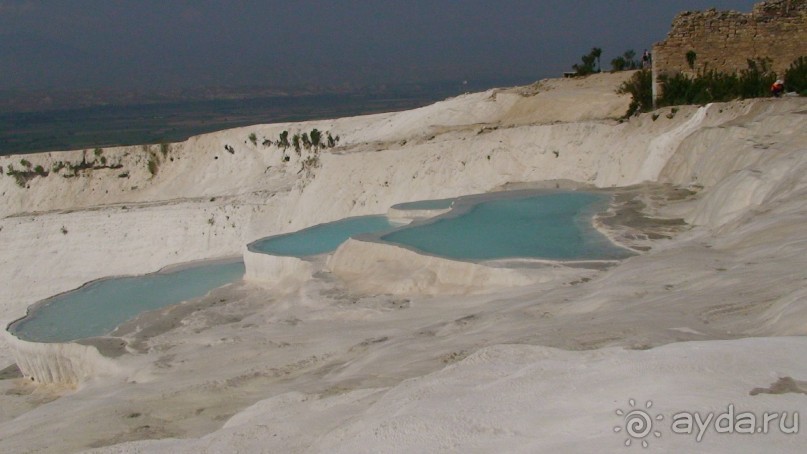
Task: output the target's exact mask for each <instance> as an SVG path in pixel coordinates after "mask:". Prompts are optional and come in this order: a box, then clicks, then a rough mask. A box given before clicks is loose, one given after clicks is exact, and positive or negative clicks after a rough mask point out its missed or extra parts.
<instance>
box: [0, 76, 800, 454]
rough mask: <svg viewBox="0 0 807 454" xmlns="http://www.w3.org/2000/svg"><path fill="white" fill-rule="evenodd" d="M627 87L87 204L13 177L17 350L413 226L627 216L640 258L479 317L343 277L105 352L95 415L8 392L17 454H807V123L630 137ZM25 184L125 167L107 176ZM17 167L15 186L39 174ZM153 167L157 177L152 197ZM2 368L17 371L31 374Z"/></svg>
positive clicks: (555, 272)
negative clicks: (585, 196)
mask: <svg viewBox="0 0 807 454" xmlns="http://www.w3.org/2000/svg"><path fill="white" fill-rule="evenodd" d="M627 76H628V74H616V75H601V76H596V77H590V78H587V79H584V80H551V81H543V82H542V83H540V84H536V85H535V86H530V87H519V88H514V89H501V90H491V91H488V92H484V93H475V94H468V95H463V96H459V97H457V98H453V99H449V100H446V101H444V102H440V103H437V104H434V105H432V106H428V107H424V108H421V109H416V110H412V111H408V112H400V113H391V114H381V115H373V116H367V117H356V118H346V119H338V120H331V121H319V122H310V123H301V124H284V125H260V126H254V127H247V128H240V129H235V130H229V131H222V132H218V133H214V134H208V135H203V136H198V137H194V138H191V139H189V140H188V141H186V142H184V143H181V144H173V145H171V147H170V149H167V150H162V149H161V148H160V147H158V146H152V147H123V148H115V149H105V150H103V151H102V153H101V155H102V156H103V157H104V158H105V160H106V162H107V164H106V165H110V164H114V165H115V166H116V167H117V165H120V166H121V167H119V168H115V169H110V168H97V169H86V170H80V171H78V172H77V175H78V176H75V177H69V178H66V177H65V176H64V175H66V174H67V173H68V169H62V170H60V171H59V172H58V173H57V172H51V173H50V174H49V175H48V176H46V177H33V178H32V179H30V180H29V181H26V182H24V183H25V186H26V188H21V187H20V186H19V185H18V184H17V182H16V181H15V180H14V178H12V177H11V176H8V175H3V176H2V177H0V193H2V204H0V216H2V219H0V245H2V250H0V254H2V260H0V276H3V280H4V281H3V295H2V299H1V300H0V319H4V320H5V321H6V322H8V321H11V320H13V319H15V318H17V317H20V316H21V315H23V314H24V313H25V309H26V308H27V306H28V305H30V304H32V303H34V302H36V301H38V300H40V299H42V298H45V297H47V296H50V295H53V294H56V293H58V292H62V291H66V290H69V289H72V288H75V287H77V286H79V285H81V284H83V283H84V282H87V281H90V280H92V279H97V278H100V277H103V276H110V275H122V274H139V273H145V272H151V271H156V270H158V269H160V268H162V267H164V266H167V265H171V264H176V263H181V262H187V261H192V260H201V259H208V258H216V257H225V256H236V255H240V254H241V253H242V252H243V250H244V245H245V244H246V243H248V242H249V241H252V240H254V239H256V238H259V237H262V236H266V235H269V234H274V233H280V232H287V231H291V230H296V229H298V228H301V227H305V226H309V225H312V224H316V223H321V222H326V221H330V220H334V219H339V218H343V217H347V216H353V215H360V214H371V213H384V212H386V210H387V209H388V208H389V207H390V206H391V205H393V204H395V203H400V202H406V201H414V200H423V199H433V198H445V197H454V196H458V195H465V194H474V193H483V192H487V191H491V190H496V189H502V188H511V187H524V186H530V185H532V186H549V187H554V186H556V185H557V186H561V187H567V186H578V185H591V186H592V187H598V188H603V189H609V190H612V191H613V192H614V194H615V203H614V205H615V210H614V213H612V214H614V215H615V216H614V217H613V218H610V219H608V218H603V219H600V221H601V222H603V224H604V226H605V228H607V229H608V230H609V232H610V233H611V234H612V235H614V237H615V238H618V239H619V240H620V241H624V242H627V243H629V244H631V245H633V246H635V247H638V248H641V249H642V250H643V253H642V254H640V255H637V256H635V257H632V258H630V259H627V260H624V261H623V262H621V263H620V264H618V265H617V266H613V267H609V268H606V269H597V268H577V267H565V266H560V265H556V266H552V267H550V268H549V271H550V272H549V273H548V275H550V278H548V279H544V280H542V281H541V282H538V283H533V284H529V285H524V286H515V287H510V288H496V289H487V290H488V291H484V290H485V289H484V288H481V289H480V288H473V289H472V290H473V291H469V292H467V293H466V294H463V293H462V291H461V289H460V290H459V291H458V290H457V289H451V290H452V294H441V293H440V292H427V293H429V294H422V293H420V294H418V293H412V294H401V293H400V291H399V290H400V288H401V287H400V286H396V285H397V284H394V283H392V281H395V280H401V279H406V278H407V276H392V275H389V274H388V275H387V276H386V277H384V276H383V273H381V274H379V275H378V276H376V277H375V278H373V280H372V282H371V284H372V285H369V286H368V285H363V286H362V285H358V284H360V282H359V281H358V280H351V279H347V280H345V279H342V278H340V277H338V276H336V275H334V274H331V273H328V272H321V273H318V274H316V275H315V276H314V277H313V278H311V279H307V280H305V281H303V282H291V281H290V282H288V283H287V284H286V285H274V286H266V285H262V284H259V283H256V282H238V283H235V284H232V285H230V286H227V287H224V288H221V289H218V290H215V291H214V292H212V293H211V294H209V295H207V296H206V297H204V298H201V299H199V300H196V301H191V302H187V303H185V304H182V305H179V306H175V307H172V308H167V309H164V310H162V311H158V312H156V313H152V314H146V315H144V316H143V317H142V318H141V319H139V320H136V321H134V322H132V323H130V324H127V325H125V326H123V327H121V329H120V330H119V332H118V333H116V334H117V335H118V336H120V337H119V338H120V339H122V340H123V342H124V344H125V345H124V347H122V348H119V347H120V345H119V344H118V343H115V342H114V341H113V340H110V341H108V342H107V343H106V344H104V348H103V349H102V350H104V352H105V354H107V355H109V356H114V358H113V359H111V360H110V361H112V362H113V363H114V364H115V365H116V367H117V369H116V370H115V372H114V373H108V374H99V376H97V377H94V378H92V379H89V380H86V381H84V382H82V383H81V384H80V385H79V386H78V387H75V388H71V387H59V386H56V385H51V386H44V385H32V384H30V382H28V381H26V380H25V379H24V378H14V377H13V373H9V375H12V378H7V379H4V380H0V391H2V395H0V450H2V451H3V452H40V451H54V452H75V451H81V450H83V449H88V448H97V449H98V450H99V451H101V452H155V451H165V452H430V451H463V452H467V451H472V452H511V451H517V452H536V451H550V450H551V451H565V452H568V451H594V450H597V451H606V452H627V451H626V450H627V449H641V448H640V447H639V446H641V443H642V441H646V442H648V450H664V451H696V450H704V451H709V452H759V451H762V450H765V451H766V452H788V451H789V452H797V451H799V448H800V447H801V446H803V445H804V437H805V436H807V435H805V434H802V433H798V434H785V433H782V432H784V431H787V430H788V428H789V427H792V426H793V423H794V421H793V412H799V413H800V414H802V415H803V414H807V395H805V393H807V384H805V382H804V380H807V348H805V347H807V339H805V338H804V337H802V336H804V334H806V333H807V308H805V303H807V285H805V283H807V273H805V271H804V270H805V269H807V253H806V252H807V227H805V225H807V224H805V221H806V220H807V177H805V175H806V174H807V115H806V114H807V101H805V100H804V99H798V98H795V99H792V98H791V99H775V100H756V101H743V102H734V103H728V104H715V105H709V106H706V107H682V108H680V109H676V110H673V109H670V108H665V109H661V110H659V111H657V112H655V113H653V114H645V115H641V116H639V117H634V118H631V119H630V120H628V121H625V122H618V121H616V120H615V118H616V117H619V116H620V115H621V114H622V113H623V112H624V111H625V110H626V108H627V103H628V100H627V99H626V98H625V97H624V96H619V95H616V94H615V93H614V90H615V87H616V86H617V85H618V84H619V83H620V82H621V80H624V78H625V77H627ZM312 128H318V129H319V130H322V131H330V132H331V133H332V134H333V135H337V134H338V135H339V136H340V138H341V140H340V143H339V145H338V146H337V147H336V148H333V149H330V150H325V151H323V152H321V153H320V156H319V162H318V163H317V165H316V166H311V167H309V168H307V169H303V170H302V171H300V170H301V169H302V168H303V161H304V160H305V159H306V158H307V157H309V155H310V152H307V151H304V152H303V153H302V156H297V155H296V154H295V153H294V152H293V151H290V152H289V153H288V154H289V155H290V158H291V159H290V161H289V162H284V161H283V160H282V155H283V152H282V151H281V150H279V149H278V148H277V147H276V146H271V147H265V146H263V145H262V142H263V140H264V139H272V140H275V139H276V138H277V137H278V135H279V133H280V132H281V131H283V130H289V131H291V132H292V133H294V132H297V131H300V132H302V131H310V130H311V129H312ZM251 133H255V134H256V137H257V144H254V145H253V144H252V143H251V141H250V140H249V138H248V137H249V135H250V134H251ZM225 145H226V146H228V147H232V150H233V152H232V153H231V152H229V151H226V150H225ZM164 151H165V153H164ZM26 159H28V160H29V161H30V162H31V163H32V166H36V165H43V167H44V168H46V169H53V165H54V163H56V162H58V161H60V160H61V161H64V160H70V162H71V163H73V164H77V163H80V162H82V159H83V160H84V162H89V163H92V162H96V167H103V166H102V165H100V156H96V154H95V152H93V151H92V150H89V151H86V152H82V151H73V152H59V153H50V154H39V155H31V156H27V157H26ZM19 160H20V157H19V156H18V157H5V158H0V166H3V168H4V169H7V168H8V165H9V164H12V165H13V166H14V168H15V169H18V170H19V169H20V168H21V164H20V163H19ZM149 160H158V161H159V166H158V169H157V172H156V174H155V175H153V176H152V175H151V173H150V172H149V170H148V165H147V162H148V161H149ZM671 219H672V220H674V219H683V220H684V221H686V223H687V224H681V223H680V222H679V221H669V220H671ZM357 260H358V258H357ZM382 277H383V279H382ZM368 279H369V278H368ZM365 284H367V283H366V282H365ZM438 287H439V286H438ZM438 287H433V288H432V290H433V289H434V288H438ZM369 289H372V292H370V291H369ZM385 290H388V291H385ZM393 293H395V294H393ZM458 293H459V294H458ZM115 355H117V356H115ZM0 361H1V362H0V366H2V365H5V364H8V365H10V364H11V363H12V362H13V359H12V352H11V350H10V349H9V348H8V347H7V346H4V347H3V348H2V350H0ZM42 367H48V366H47V364H46V365H43V366H42ZM630 399H633V404H632V403H631V402H630ZM648 401H651V402H652V406H650V407H649V408H648V407H646V404H647V402H648ZM730 405H733V407H730ZM634 407H635V408H636V409H639V410H642V411H644V412H645V413H647V414H648V415H650V416H651V417H655V416H661V417H662V419H652V422H653V430H651V431H650V432H649V433H648V434H647V436H646V437H645V438H640V437H638V436H636V437H633V436H631V435H630V434H628V433H627V430H628V427H627V426H626V419H625V417H624V414H627V413H628V412H630V411H631V410H632V409H634ZM732 409H733V410H732ZM617 410H621V411H622V414H623V415H619V414H617V413H616V412H617ZM729 411H732V412H733V417H732V418H733V421H734V422H736V420H740V419H741V418H739V417H738V416H737V415H739V414H742V413H744V412H748V413H747V415H750V414H753V415H754V416H755V417H756V418H757V419H758V420H757V421H756V426H755V427H754V429H756V428H757V426H759V428H760V429H762V428H763V427H762V418H763V413H764V412H779V413H781V412H784V411H787V412H788V419H786V421H785V422H786V424H784V426H783V427H780V426H779V419H781V418H779V419H777V420H774V422H770V423H769V424H768V426H769V427H768V431H767V432H768V433H764V432H758V433H755V434H753V435H752V434H740V433H736V431H735V433H719V431H718V430H717V428H716V426H715V425H714V421H712V422H711V423H710V424H711V425H710V426H707V427H706V428H705V429H703V430H701V432H702V433H701V435H702V439H701V440H700V441H698V439H697V436H698V432H699V429H698V428H697V427H694V429H693V433H691V434H679V433H675V432H674V430H673V429H674V427H673V422H674V421H675V420H676V415H678V416H677V417H678V418H680V417H681V415H682V414H684V413H685V412H690V413H694V412H698V413H699V414H700V415H701V416H702V417H703V418H707V417H708V414H709V413H710V412H712V413H713V414H714V417H717V416H718V415H719V414H721V413H728V412H729ZM747 415H746V416H743V418H745V419H742V421H746V422H747ZM727 419H728V417H725V418H723V421H724V422H725V420H727ZM800 422H803V421H800ZM615 427H616V428H619V429H620V430H619V431H618V432H615V430H614V429H615ZM721 427H723V426H721ZM732 428H733V429H739V431H742V430H747V429H748V426H747V425H742V424H739V425H737V426H736V427H735V426H734V425H733V426H732ZM783 428H784V430H782V429H783ZM634 429H637V427H634V426H631V430H634ZM678 431H679V432H681V431H682V429H681V427H680V426H678ZM640 432H641V431H640ZM654 432H658V434H659V435H660V436H658V437H657V436H656V435H655V434H654ZM801 432H803V431H801ZM642 433H643V432H642ZM626 440H631V442H632V443H631V446H630V447H625V442H626Z"/></svg>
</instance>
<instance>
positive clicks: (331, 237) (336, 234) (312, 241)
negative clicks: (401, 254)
mask: <svg viewBox="0 0 807 454" xmlns="http://www.w3.org/2000/svg"><path fill="white" fill-rule="evenodd" d="M393 228H395V225H394V224H392V223H390V221H389V220H388V219H387V217H386V216H383V215H378V216H359V217H354V218H346V219H342V220H341V221H335V222H328V223H327V224H319V225H315V226H313V227H309V228H307V229H303V230H299V231H297V232H294V233H287V234H283V235H277V236H270V237H268V238H263V239H260V240H258V241H255V242H254V243H251V244H250V245H249V250H250V251H252V252H260V253H264V254H271V255H284V256H292V257H307V256H311V255H318V254H324V253H327V252H333V251H335V250H336V248H338V247H339V245H340V244H342V243H344V242H345V241H347V239H348V238H350V237H351V236H355V235H359V234H362V233H372V232H380V231H387V230H392V229H393Z"/></svg>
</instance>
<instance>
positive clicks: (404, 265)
mask: <svg viewBox="0 0 807 454" xmlns="http://www.w3.org/2000/svg"><path fill="white" fill-rule="evenodd" d="M326 269H327V270H328V271H330V272H331V273H332V274H333V275H335V276H337V277H339V278H340V279H342V280H343V281H345V282H346V283H347V285H348V286H349V287H350V288H351V290H355V291H359V292H368V293H390V294H420V295H438V294H442V295H447V294H451V295H462V294H479V293H489V292H492V291H496V290H499V289H502V288H511V287H520V286H526V285H533V284H540V283H546V282H551V281H556V280H557V279H563V278H567V277H571V276H579V275H580V274H581V273H584V274H589V273H596V271H595V270H587V269H583V268H571V267H566V266H545V267H541V268H527V267H524V268H510V267H495V266H488V265H485V264H483V263H475V262H469V261H461V260H454V259H449V258H444V257H438V256H434V255H428V254H421V253H418V252H416V251H413V250H411V249H409V248H406V247H404V246H400V245H397V244H392V243H385V242H378V241H373V239H372V238H369V239H362V238H350V239H349V240H347V241H345V242H344V243H342V245H341V246H339V248H338V249H337V250H336V251H335V252H334V253H333V254H332V255H331V256H330V257H328V260H327V262H326Z"/></svg>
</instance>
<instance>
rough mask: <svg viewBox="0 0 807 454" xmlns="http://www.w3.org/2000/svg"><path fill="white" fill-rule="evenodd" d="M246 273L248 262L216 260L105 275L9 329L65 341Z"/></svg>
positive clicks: (29, 338)
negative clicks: (170, 268) (162, 269)
mask: <svg viewBox="0 0 807 454" xmlns="http://www.w3.org/2000/svg"><path fill="white" fill-rule="evenodd" d="M243 276H244V263H243V262H231V263H215V264H206V265H199V266H194V267H191V268H185V269H182V270H179V271H172V272H167V273H154V274H147V275H145V276H133V277H121V278H111V279H103V280H99V281H95V282H92V283H89V284H87V285H85V286H83V287H81V288H79V289H77V290H74V291H71V292H68V293H64V294H62V295H58V296H55V297H53V298H50V299H49V300H47V301H45V302H43V303H42V304H41V305H39V306H38V307H36V308H34V309H33V310H32V311H31V313H30V314H28V316H26V317H25V318H23V319H21V320H19V321H17V322H14V323H13V324H12V325H11V327H9V331H10V332H11V333H13V334H14V335H16V336H17V337H19V338H20V339H23V340H27V341H34V342H67V341H71V340H75V339H83V338H87V337H93V336H102V335H105V334H108V333H110V332H111V331H113V330H114V329H115V328H116V327H117V326H118V325H120V324H121V323H123V322H125V321H127V320H129V319H132V318H134V317H135V316H136V315H138V314H140V313H142V312H146V311H150V310H154V309H159V308H161V307H165V306H169V305H172V304H177V303H180V302H182V301H187V300H190V299H193V298H198V297H201V296H204V295H205V294H207V292H209V291H211V290H213V289H215V288H217V287H221V286H222V285H224V284H228V283H230V282H234V281H237V280H239V279H241V278H242V277H243Z"/></svg>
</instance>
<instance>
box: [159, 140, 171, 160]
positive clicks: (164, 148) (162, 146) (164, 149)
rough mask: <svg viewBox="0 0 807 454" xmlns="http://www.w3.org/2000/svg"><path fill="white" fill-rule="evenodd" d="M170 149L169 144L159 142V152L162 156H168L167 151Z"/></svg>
mask: <svg viewBox="0 0 807 454" xmlns="http://www.w3.org/2000/svg"><path fill="white" fill-rule="evenodd" d="M169 151H171V144H167V143H161V144H160V153H162V154H163V157H166V156H168V152H169Z"/></svg>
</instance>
